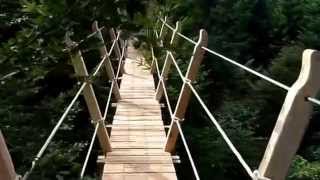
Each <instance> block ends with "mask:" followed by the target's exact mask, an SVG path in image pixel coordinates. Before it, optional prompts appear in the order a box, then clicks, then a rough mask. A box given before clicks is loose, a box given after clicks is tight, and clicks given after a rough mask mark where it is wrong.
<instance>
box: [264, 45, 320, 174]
mask: <svg viewBox="0 0 320 180" xmlns="http://www.w3.org/2000/svg"><path fill="white" fill-rule="evenodd" d="M319 77H320V52H318V51H314V50H305V51H304V53H303V57H302V67H301V72H300V75H299V77H298V79H297V81H296V82H295V83H294V84H293V86H292V87H291V88H290V90H289V91H288V94H287V96H286V99H285V101H284V104H283V106H282V109H281V112H280V114H279V117H278V120H277V123H276V125H275V128H274V130H273V132H272V135H271V138H270V140H269V144H268V146H267V149H266V151H265V154H264V157H263V159H262V162H261V164H260V167H259V173H260V175H261V176H263V177H266V178H270V179H272V180H284V179H285V177H286V174H287V172H288V169H289V167H290V164H291V160H292V158H293V157H294V155H295V153H296V152H297V150H298V148H299V145H300V142H301V140H302V138H303V135H304V133H305V130H306V128H307V126H308V124H309V120H310V116H311V113H312V104H311V103H310V102H308V101H307V100H306V98H307V97H314V96H315V95H316V94H317V92H318V90H319V88H320V78H319Z"/></svg>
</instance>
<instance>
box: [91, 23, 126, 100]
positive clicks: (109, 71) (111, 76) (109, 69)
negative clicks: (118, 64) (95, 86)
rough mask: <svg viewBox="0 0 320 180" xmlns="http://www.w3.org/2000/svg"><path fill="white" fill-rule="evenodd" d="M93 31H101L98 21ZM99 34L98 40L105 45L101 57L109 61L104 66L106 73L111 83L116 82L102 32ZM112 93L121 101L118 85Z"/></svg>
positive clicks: (93, 26) (101, 50) (116, 84)
mask: <svg viewBox="0 0 320 180" xmlns="http://www.w3.org/2000/svg"><path fill="white" fill-rule="evenodd" d="M92 31H93V32H96V31H99V26H98V22H97V21H94V22H93V24H92ZM97 34H98V38H99V39H100V41H101V42H102V43H103V46H102V47H101V48H100V54H101V57H102V58H103V57H105V56H106V58H107V59H106V60H105V63H104V66H105V68H106V72H107V76H108V79H109V80H110V81H114V80H115V79H114V78H115V76H114V71H113V68H112V64H111V61H110V58H109V56H108V50H107V48H106V46H105V45H104V44H105V42H104V40H103V36H102V33H101V31H99V32H98V33H97ZM112 92H113V95H114V97H115V98H116V100H120V99H121V96H120V92H119V86H118V83H114V86H113V89H112Z"/></svg>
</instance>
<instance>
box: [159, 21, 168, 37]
mask: <svg viewBox="0 0 320 180" xmlns="http://www.w3.org/2000/svg"><path fill="white" fill-rule="evenodd" d="M166 23H167V16H165V17H164V22H163V23H162V26H161V29H160V33H159V38H162V36H163V32H164V26H165V24H166Z"/></svg>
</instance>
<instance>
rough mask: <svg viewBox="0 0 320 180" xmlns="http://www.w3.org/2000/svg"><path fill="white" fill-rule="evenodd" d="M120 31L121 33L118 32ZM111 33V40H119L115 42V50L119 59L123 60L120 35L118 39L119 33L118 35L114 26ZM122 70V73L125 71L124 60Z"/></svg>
mask: <svg viewBox="0 0 320 180" xmlns="http://www.w3.org/2000/svg"><path fill="white" fill-rule="evenodd" d="M118 33H120V32H118ZM109 34H110V37H111V40H112V41H117V42H116V43H115V46H114V51H115V53H116V56H117V59H118V61H122V59H121V50H120V47H119V41H120V37H119V40H117V35H116V33H115V31H114V29H113V28H111V29H110V30H109ZM120 42H121V41H120ZM120 72H121V73H123V72H124V70H123V62H121V66H120Z"/></svg>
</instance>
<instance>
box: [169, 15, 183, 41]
mask: <svg viewBox="0 0 320 180" xmlns="http://www.w3.org/2000/svg"><path fill="white" fill-rule="evenodd" d="M180 28H181V27H180V22H179V21H177V22H176V28H175V29H174V31H172V36H171V40H170V44H171V45H172V44H174V40H175V37H176V34H177V33H178V32H179V31H180Z"/></svg>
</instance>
